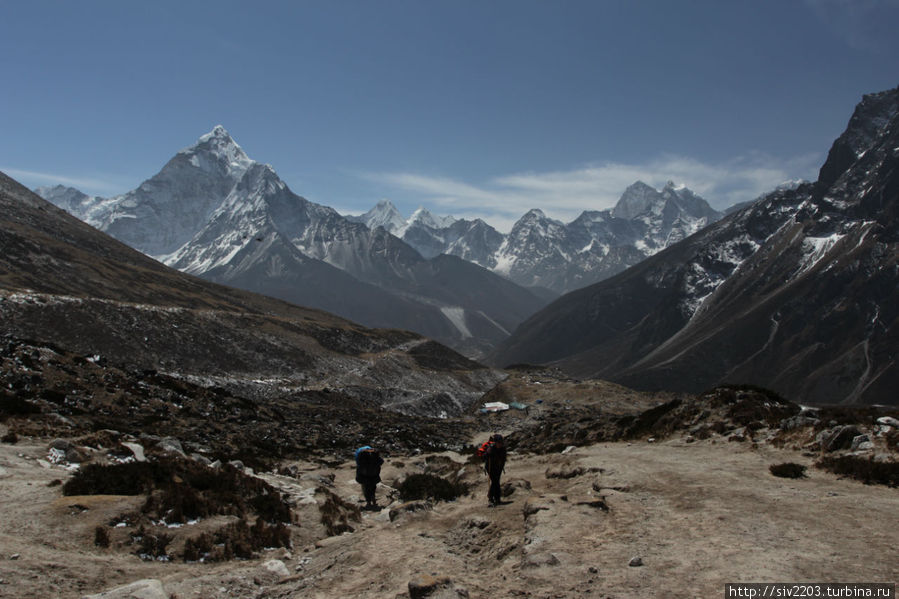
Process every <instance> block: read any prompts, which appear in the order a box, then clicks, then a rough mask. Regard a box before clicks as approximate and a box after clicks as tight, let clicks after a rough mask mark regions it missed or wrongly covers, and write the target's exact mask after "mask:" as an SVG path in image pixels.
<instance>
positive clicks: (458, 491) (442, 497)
mask: <svg viewBox="0 0 899 599" xmlns="http://www.w3.org/2000/svg"><path fill="white" fill-rule="evenodd" d="M398 490H399V492H400V498H401V499H402V500H403V501H414V500H416V499H433V500H435V501H453V500H455V499H456V498H457V497H459V496H460V495H465V494H466V493H468V486H467V485H465V484H464V483H453V482H451V481H448V480H446V479H445V478H441V477H439V476H434V475H433V474H410V475H409V476H407V477H406V478H405V479H404V480H403V482H401V483H400V484H399V489H398Z"/></svg>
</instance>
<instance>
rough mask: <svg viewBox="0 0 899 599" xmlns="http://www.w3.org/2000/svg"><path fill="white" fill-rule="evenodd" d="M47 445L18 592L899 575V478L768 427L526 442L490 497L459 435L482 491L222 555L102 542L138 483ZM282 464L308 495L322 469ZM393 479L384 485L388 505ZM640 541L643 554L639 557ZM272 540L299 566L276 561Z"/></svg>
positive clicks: (292, 484)
mask: <svg viewBox="0 0 899 599" xmlns="http://www.w3.org/2000/svg"><path fill="white" fill-rule="evenodd" d="M45 447H46V446H45V445H19V446H8V445H0V468H2V470H0V506H2V511H3V514H4V515H3V518H2V520H0V579H2V580H3V582H2V583H0V596H3V597H22V598H28V597H80V596H82V595H83V594H86V593H96V592H99V591H101V590H103V589H108V588H111V587H115V586H118V585H122V584H126V583H128V582H131V581H134V580H137V579H141V578H158V579H160V580H162V582H163V584H164V586H165V589H166V592H167V593H169V594H171V595H174V596H176V597H178V598H179V599H185V598H189V597H204V598H207V597H208V598H225V597H258V598H262V597H267V598H275V597H281V598H288V597H322V598H324V597H341V596H343V597H373V598H374V597H389V598H394V597H397V596H407V595H404V593H406V592H407V585H408V582H409V581H410V580H412V579H414V578H416V577H418V576H421V575H423V574H431V575H436V576H446V577H449V578H450V579H451V580H452V582H453V585H455V588H456V589H457V590H458V589H464V590H466V591H467V592H468V595H469V596H470V597H486V596H503V597H515V596H520V597H585V596H586V597H590V596H596V597H621V598H624V597H712V596H721V594H722V593H723V589H724V584H725V583H726V582H752V581H756V582H758V581H785V582H787V581H832V582H853V581H856V582H857V581H891V582H895V581H897V580H899V553H897V549H896V547H897V541H899V538H897V536H899V532H897V529H896V527H895V513H896V508H897V506H899V491H897V490H896V489H890V488H886V487H877V486H866V485H863V484H860V483H857V482H853V481H848V480H841V479H838V478H837V477H835V476H833V475H831V474H829V473H825V472H823V471H820V470H817V469H814V468H809V471H808V472H809V478H806V479H800V480H791V479H782V478H776V477H774V476H772V475H771V474H770V473H769V472H768V466H769V465H770V464H774V463H779V462H785V461H794V462H799V463H804V464H809V465H810V462H809V459H808V458H804V457H802V456H801V455H800V454H798V453H795V452H790V451H785V450H780V449H776V448H771V447H767V446H764V445H762V446H760V447H758V448H753V447H752V446H751V445H749V444H740V443H721V442H720V441H719V442H717V443H714V442H712V441H711V440H709V441H703V442H696V443H689V444H688V443H685V442H684V441H683V440H681V439H672V440H669V441H666V442H662V443H647V442H634V443H611V444H599V445H594V446H590V447H582V448H577V449H575V450H574V451H572V452H570V453H569V454H565V455H563V454H554V455H547V456H532V455H515V454H512V455H511V456H510V459H509V462H508V465H507V468H506V472H507V474H506V480H509V481H515V482H514V486H515V491H514V493H513V494H512V495H511V496H509V497H508V499H507V503H505V505H502V506H500V507H497V508H488V507H487V502H486V490H487V480H486V477H485V476H484V475H483V474H482V473H481V472H480V471H479V469H478V468H477V466H476V465H472V464H464V459H463V458H462V457H461V456H458V455H456V454H451V453H448V454H444V455H448V456H449V457H451V458H452V459H454V460H455V461H457V462H459V467H460V468H462V467H464V468H466V474H465V480H467V481H468V482H470V483H471V484H473V485H474V493H473V494H472V495H469V496H466V497H463V498H460V499H459V500H457V501H455V502H451V503H438V504H436V505H434V506H433V509H431V510H425V511H418V512H410V513H402V514H401V515H399V516H398V517H397V518H396V519H395V520H394V521H391V520H390V517H389V510H388V509H385V510H383V511H382V512H363V519H362V522H361V523H360V524H359V525H358V526H357V529H356V531H355V532H353V533H348V534H344V535H341V536H337V537H331V538H327V539H324V540H320V541H319V542H317V543H315V544H313V542H312V539H310V538H304V537H303V535H301V534H298V538H297V539H298V541H299V542H297V543H296V545H295V547H294V550H293V551H292V552H291V553H289V554H287V553H285V552H283V550H282V551H280V552H271V553H270V554H268V555H266V556H265V557H263V558H262V559H261V560H256V561H247V562H231V563H229V564H216V565H207V564H181V563H169V564H164V563H153V562H141V561H140V560H139V559H138V558H137V557H136V556H133V555H128V554H121V553H115V552H110V551H105V552H104V551H101V550H98V549H96V548H95V547H93V544H92V542H91V541H92V534H91V531H92V530H93V526H94V525H95V522H97V521H100V520H102V519H104V518H108V517H111V516H112V515H114V514H113V512H115V511H116V510H118V509H119V508H121V507H122V505H121V504H122V502H128V501H133V500H129V499H121V498H117V499H116V498H106V499H104V498H91V499H90V500H89V501H90V502H92V503H85V502H84V501H81V500H80V499H79V502H80V505H82V507H86V508H88V509H87V510H81V508H72V507H71V505H72V504H73V502H72V501H70V500H71V499H72V498H65V499H62V500H61V499H60V498H59V497H60V492H59V488H58V487H48V486H47V484H48V483H49V482H50V481H52V480H53V479H54V478H64V476H65V473H64V472H62V471H61V470H59V469H57V468H56V467H54V468H45V467H42V466H41V465H39V464H38V463H37V461H36V460H35V459H24V458H23V457H20V456H19V455H18V454H20V453H21V454H25V455H30V456H32V457H33V458H37V457H40V456H41V455H42V452H43V450H44V448H45ZM425 457H426V456H418V457H414V458H408V457H399V456H397V457H394V458H392V459H389V460H388V463H387V464H386V465H385V468H384V471H383V473H382V478H383V479H384V481H385V482H386V483H388V484H389V483H390V482H391V481H392V480H393V479H395V478H398V477H401V476H403V475H404V474H406V473H410V472H417V471H421V469H423V466H424V462H425ZM399 464H402V465H403V467H402V468H400V467H398V466H399ZM302 466H303V467H305V468H306V469H307V470H309V471H310V472H312V473H314V472H315V471H314V470H313V465H311V464H303V465H302ZM547 471H551V472H555V473H557V474H562V475H572V474H574V476H572V477H571V478H547V476H546V473H547ZM328 472H329V471H325V470H322V471H321V473H325V474H326V473H328ZM330 472H333V473H334V474H335V481H334V486H333V489H332V490H333V491H334V492H336V493H337V494H338V495H340V496H341V497H343V498H344V499H347V500H350V501H358V499H359V495H360V492H359V486H358V485H357V484H356V483H355V482H354V481H353V469H352V465H351V464H349V463H347V464H344V465H343V466H341V467H339V468H337V469H336V470H332V471H330ZM579 472H580V474H578V473H579ZM269 478H271V477H269ZM277 480H278V482H279V483H280V484H281V486H283V487H284V488H293V489H294V490H295V491H296V492H297V493H301V492H304V493H306V494H307V495H306V496H307V497H308V487H309V483H308V482H303V481H297V480H295V479H289V478H286V477H278V478H277ZM528 485H530V490H528V489H527V486H528ZM388 493H389V489H388V488H387V487H379V501H380V502H381V504H382V505H385V504H386V503H387V502H388V501H389V498H388V496H387V495H388ZM313 507H314V506H313ZM605 507H607V508H608V509H607V510H606V509H605ZM314 513H315V512H308V514H307V513H306V512H304V514H307V515H306V516H304V517H308V518H312V517H313V516H314ZM526 515H527V517H525V516H526ZM307 528H308V526H307ZM301 530H302V527H301ZM307 532H308V530H307ZM13 554H19V557H18V558H17V559H16V560H10V556H11V555H13ZM634 557H639V558H641V560H642V563H643V565H642V566H630V565H629V563H630V562H631V560H632V558H634ZM272 558H279V559H281V560H282V561H283V562H284V564H285V566H286V567H287V569H288V571H289V573H290V574H291V576H290V577H288V578H286V579H284V578H283V577H281V579H280V580H278V579H272V578H270V577H268V578H267V577H266V576H262V575H260V572H264V571H263V570H261V566H260V564H261V563H262V562H263V561H265V560H267V559H272Z"/></svg>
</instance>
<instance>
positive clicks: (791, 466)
mask: <svg viewBox="0 0 899 599" xmlns="http://www.w3.org/2000/svg"><path fill="white" fill-rule="evenodd" d="M768 470H770V471H771V474H773V475H774V476H779V477H780V478H805V477H806V474H805V470H806V467H805V466H803V465H802V464H797V463H795V462H784V463H783V464H771V466H769V467H768Z"/></svg>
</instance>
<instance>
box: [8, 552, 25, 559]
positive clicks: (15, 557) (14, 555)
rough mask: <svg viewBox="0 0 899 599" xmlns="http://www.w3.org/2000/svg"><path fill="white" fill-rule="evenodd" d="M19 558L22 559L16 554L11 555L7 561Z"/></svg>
mask: <svg viewBox="0 0 899 599" xmlns="http://www.w3.org/2000/svg"><path fill="white" fill-rule="evenodd" d="M20 557H22V556H21V555H19V554H18V553H13V554H12V555H10V556H9V559H11V560H17V559H19V558H20Z"/></svg>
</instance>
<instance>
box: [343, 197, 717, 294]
mask: <svg viewBox="0 0 899 599" xmlns="http://www.w3.org/2000/svg"><path fill="white" fill-rule="evenodd" d="M722 216H724V215H723V214H722V213H720V212H718V211H716V210H714V209H713V208H711V206H709V204H708V202H706V201H705V200H704V199H702V198H701V197H699V196H698V195H696V194H695V193H693V192H692V191H691V190H689V189H688V188H686V187H685V186H682V185H680V186H679V185H675V184H674V183H673V182H669V183H668V184H667V185H666V186H665V187H664V188H663V189H662V190H661V191H658V190H656V189H654V188H652V187H650V186H649V185H646V184H645V183H643V182H642V181H637V182H636V183H634V184H633V185H631V186H630V187H628V188H627V189H626V190H625V191H624V193H623V194H622V195H621V198H620V199H619V200H618V203H617V204H616V205H615V207H614V208H613V209H611V210H603V211H585V212H583V213H582V214H581V215H580V216H579V217H578V218H576V219H575V220H574V221H572V222H570V223H567V224H566V223H562V222H560V221H557V220H554V219H551V218H548V217H547V216H546V215H545V214H544V213H543V211H542V210H539V209H533V210H530V211H528V212H527V213H526V214H525V215H524V216H522V217H521V218H520V219H519V220H518V221H517V222H516V223H515V225H514V226H513V227H512V230H511V231H510V232H509V233H508V234H506V235H504V234H502V233H500V232H498V231H497V230H496V229H494V228H493V227H491V226H490V225H489V224H487V223H485V222H484V221H483V220H480V219H475V220H465V219H461V220H456V219H454V218H452V217H446V216H444V217H437V216H434V215H432V214H431V213H430V212H428V211H427V210H426V209H424V208H419V209H418V210H416V211H415V213H414V214H413V215H412V216H411V217H410V218H409V219H405V218H403V216H402V214H401V213H400V212H399V211H398V210H397V209H396V207H395V206H394V205H393V204H392V203H391V202H390V201H389V200H382V201H380V202H378V204H377V205H376V206H375V207H374V208H372V209H371V210H369V211H368V212H366V213H365V214H363V215H360V216H350V217H348V218H349V219H351V220H353V221H356V222H361V223H365V224H366V225H367V226H368V227H369V228H370V229H373V230H374V229H376V228H378V227H382V228H384V229H385V230H386V231H388V232H390V233H393V234H394V235H396V236H397V237H400V238H401V239H402V240H403V241H405V242H406V243H408V244H409V245H411V246H412V247H414V248H415V249H416V250H418V251H419V253H421V255H423V256H425V257H432V256H437V255H439V254H446V255H451V256H458V257H460V258H463V259H465V260H468V261H470V262H474V263H476V264H479V265H481V266H483V267H484V268H487V269H489V270H492V271H493V272H495V273H497V274H501V275H503V276H505V277H508V278H509V279H510V280H512V281H514V282H515V283H518V284H519V285H522V286H524V287H531V288H546V289H549V290H551V291H552V292H554V293H555V294H564V293H567V292H569V291H573V290H574V289H578V288H581V287H585V286H587V285H589V284H591V283H596V282H598V281H601V280H603V279H606V278H609V277H610V276H612V275H615V274H617V273H619V272H621V271H623V270H625V269H626V268H628V267H630V266H633V265H634V264H637V263H638V262H640V261H641V260H643V259H645V258H647V257H648V256H651V255H653V254H655V253H656V252H658V251H660V250H662V249H664V248H666V247H668V246H669V245H672V244H673V243H676V242H678V241H680V240H681V239H684V238H686V237H689V236H690V235H692V234H693V233H695V232H696V231H698V230H700V229H702V228H703V227H706V226H708V225H709V224H711V223H713V222H715V221H717V220H719V219H720V218H721V217H722Z"/></svg>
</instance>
